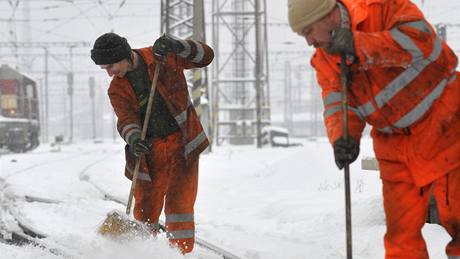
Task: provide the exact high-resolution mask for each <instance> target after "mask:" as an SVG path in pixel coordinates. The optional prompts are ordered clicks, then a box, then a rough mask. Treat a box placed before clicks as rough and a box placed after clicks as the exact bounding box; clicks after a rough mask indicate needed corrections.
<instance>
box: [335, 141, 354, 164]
mask: <svg viewBox="0 0 460 259" xmlns="http://www.w3.org/2000/svg"><path fill="white" fill-rule="evenodd" d="M358 155H359V143H358V142H356V140H354V139H353V138H350V137H349V138H347V140H345V139H344V138H343V137H341V138H339V139H338V140H336V141H335V142H334V157H335V164H336V165H337V167H338V168H339V169H342V168H343V167H344V166H345V164H351V163H353V162H354V161H355V160H356V158H357V157H358Z"/></svg>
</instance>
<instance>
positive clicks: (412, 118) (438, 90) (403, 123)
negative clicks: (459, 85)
mask: <svg viewBox="0 0 460 259" xmlns="http://www.w3.org/2000/svg"><path fill="white" fill-rule="evenodd" d="M456 77H457V75H454V76H452V77H451V78H450V79H447V78H444V79H443V80H442V81H441V82H439V83H438V85H437V86H436V87H435V88H434V89H433V91H431V93H430V94H429V95H427V96H426V97H425V99H423V100H422V101H421V102H420V103H419V104H417V106H415V108H414V109H412V110H411V111H410V112H408V113H407V114H406V115H404V116H403V117H402V118H401V119H400V120H399V121H397V122H396V123H395V124H394V126H395V127H396V128H400V129H402V128H407V127H409V126H410V125H412V124H413V123H414V122H416V121H417V120H418V119H420V118H421V117H422V116H423V115H424V114H425V113H426V112H427V111H428V110H429V109H430V107H431V105H432V104H433V102H434V101H435V100H436V99H438V98H439V96H441V94H442V92H443V91H444V88H445V87H446V85H447V84H448V83H450V82H452V81H453V80H455V78H456ZM378 130H379V131H381V132H384V133H391V132H392V130H391V128H390V127H385V128H383V129H378Z"/></svg>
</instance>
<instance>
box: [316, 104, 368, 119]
mask: <svg viewBox="0 0 460 259" xmlns="http://www.w3.org/2000/svg"><path fill="white" fill-rule="evenodd" d="M348 110H349V111H352V112H354V113H355V114H356V115H357V116H358V117H359V118H360V119H361V120H364V119H363V116H362V115H361V114H360V112H359V110H358V109H356V108H354V107H351V106H348ZM339 111H342V106H341V105H336V106H334V107H331V108H329V109H327V110H325V111H324V113H323V117H324V119H326V118H328V117H329V116H331V115H332V114H334V113H336V112H339Z"/></svg>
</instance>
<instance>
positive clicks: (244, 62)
mask: <svg viewBox="0 0 460 259" xmlns="http://www.w3.org/2000/svg"><path fill="white" fill-rule="evenodd" d="M212 24H213V45H214V52H215V54H216V58H215V60H214V65H213V77H212V78H213V115H214V116H213V118H214V120H215V121H214V124H215V127H214V128H215V129H216V134H215V135H216V136H215V137H216V141H217V144H220V143H221V142H223V141H224V140H228V141H229V143H231V144H252V143H254V140H257V144H258V146H259V147H260V131H261V127H262V126H264V125H268V124H269V123H270V108H269V107H270V102H269V97H270V96H269V85H268V60H267V56H268V52H267V27H266V24H267V21H266V1H265V0H214V1H213V21H212Z"/></svg>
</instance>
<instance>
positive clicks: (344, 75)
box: [340, 54, 353, 259]
mask: <svg viewBox="0 0 460 259" xmlns="http://www.w3.org/2000/svg"><path fill="white" fill-rule="evenodd" d="M349 83H350V80H349V67H348V66H347V58H346V55H345V54H341V63H340V84H341V92H342V130H343V138H344V139H345V140H347V139H348V96H347V88H348V85H349ZM343 169H344V176H345V221H346V229H347V259H352V258H353V252H352V237H351V193H350V165H349V164H348V163H346V164H345V166H344V168H343Z"/></svg>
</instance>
